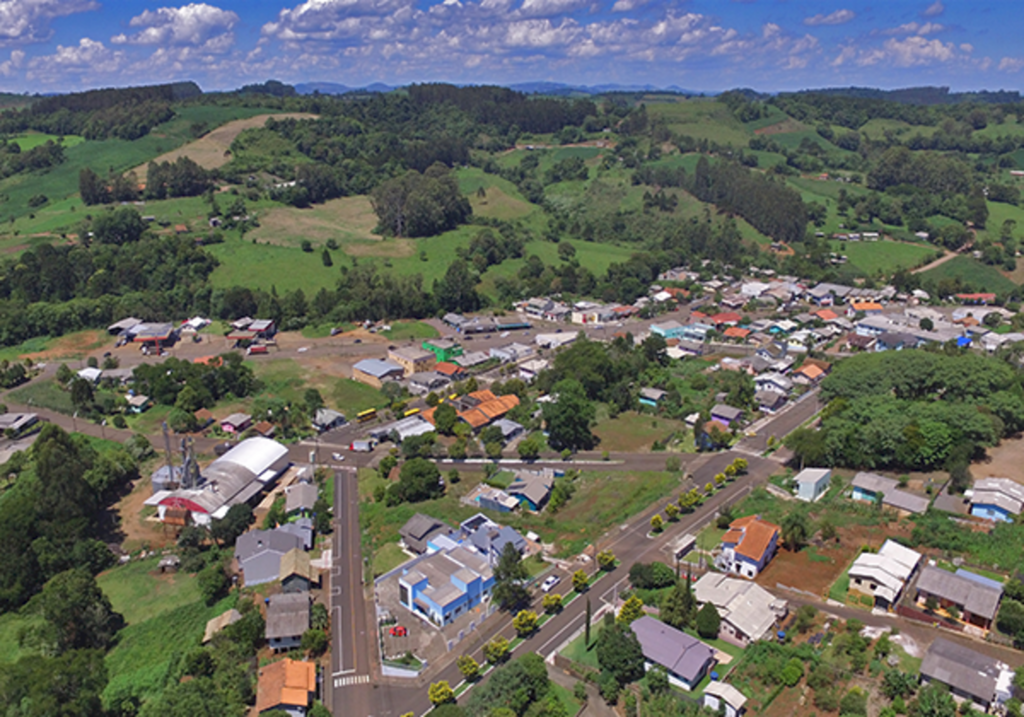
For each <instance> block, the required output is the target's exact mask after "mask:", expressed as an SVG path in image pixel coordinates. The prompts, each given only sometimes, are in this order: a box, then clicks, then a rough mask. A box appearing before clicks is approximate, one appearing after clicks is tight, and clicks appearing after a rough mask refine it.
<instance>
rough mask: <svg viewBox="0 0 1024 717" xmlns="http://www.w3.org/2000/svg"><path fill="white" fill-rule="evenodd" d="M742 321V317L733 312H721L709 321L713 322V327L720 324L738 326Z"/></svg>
mask: <svg viewBox="0 0 1024 717" xmlns="http://www.w3.org/2000/svg"><path fill="white" fill-rule="evenodd" d="M742 319H743V317H742V316H740V315H739V314H737V313H736V312H735V311H723V312H722V313H720V314H715V315H714V316H712V317H711V321H712V322H714V324H715V326H718V325H720V324H738V323H739V322H740V321H741V320H742Z"/></svg>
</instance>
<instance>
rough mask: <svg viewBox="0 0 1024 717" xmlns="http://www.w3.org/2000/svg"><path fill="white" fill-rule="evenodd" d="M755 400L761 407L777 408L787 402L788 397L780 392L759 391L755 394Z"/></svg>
mask: <svg viewBox="0 0 1024 717" xmlns="http://www.w3.org/2000/svg"><path fill="white" fill-rule="evenodd" d="M754 400H755V401H757V404H758V405H759V406H767V407H768V408H776V407H778V406H779V405H781V404H783V403H785V402H786V397H785V396H783V395H782V394H781V393H779V392H778V391H758V392H757V393H755V394H754Z"/></svg>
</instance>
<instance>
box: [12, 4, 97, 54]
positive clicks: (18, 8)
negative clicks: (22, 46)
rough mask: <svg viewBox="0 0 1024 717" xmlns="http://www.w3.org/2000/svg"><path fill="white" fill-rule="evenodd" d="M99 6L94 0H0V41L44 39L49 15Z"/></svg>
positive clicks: (52, 16) (47, 30)
mask: <svg viewBox="0 0 1024 717" xmlns="http://www.w3.org/2000/svg"><path fill="white" fill-rule="evenodd" d="M98 7H99V4H97V3H96V2H93V0H0V43H3V44H6V43H11V42H38V41H41V40H46V39H48V38H49V37H50V35H51V31H50V21H51V20H52V19H54V18H56V17H65V16H67V15H74V14H76V13H80V12H86V11H87V10H95V9H96V8H98Z"/></svg>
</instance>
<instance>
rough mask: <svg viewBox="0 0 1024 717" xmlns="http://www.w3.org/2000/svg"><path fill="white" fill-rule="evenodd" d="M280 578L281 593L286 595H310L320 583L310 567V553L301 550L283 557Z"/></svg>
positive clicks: (291, 551)
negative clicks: (312, 589) (311, 589)
mask: <svg viewBox="0 0 1024 717" xmlns="http://www.w3.org/2000/svg"><path fill="white" fill-rule="evenodd" d="M279 578H280V580H281V592H285V593H308V592H309V590H310V588H313V587H316V583H318V582H319V579H318V577H317V574H316V572H315V571H314V570H313V567H312V566H311V565H310V558H309V553H307V552H306V551H305V550H301V549H299V548H293V549H292V550H289V551H288V552H287V553H285V554H284V555H282V556H281V567H280V572H279Z"/></svg>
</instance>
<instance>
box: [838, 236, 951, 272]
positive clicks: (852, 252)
mask: <svg viewBox="0 0 1024 717" xmlns="http://www.w3.org/2000/svg"><path fill="white" fill-rule="evenodd" d="M829 244H830V245H831V247H832V251H834V252H836V253H837V254H845V255H846V256H847V257H848V258H849V260H850V263H851V264H853V265H854V266H855V267H857V268H858V269H860V270H861V271H862V272H864V273H865V274H868V275H871V276H875V275H876V274H878V273H879V272H881V273H883V274H886V275H888V274H892V273H893V272H895V271H896V270H897V269H912V268H914V267H916V266H919V265H920V264H923V263H926V262H928V261H930V260H931V259H933V258H934V257H935V254H936V253H937V252H938V251H939V249H937V248H936V247H934V246H927V245H924V244H909V243H906V242H898V241H876V242H841V241H831V242H829ZM844 245H845V248H844Z"/></svg>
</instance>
